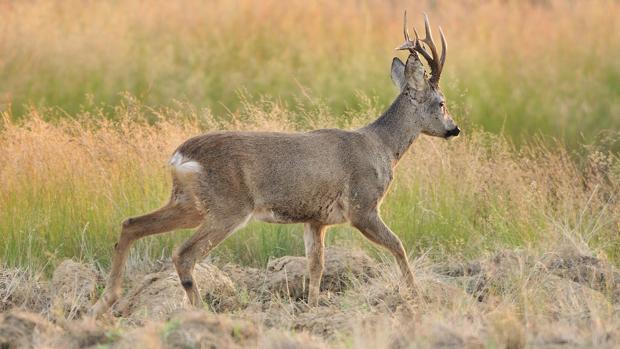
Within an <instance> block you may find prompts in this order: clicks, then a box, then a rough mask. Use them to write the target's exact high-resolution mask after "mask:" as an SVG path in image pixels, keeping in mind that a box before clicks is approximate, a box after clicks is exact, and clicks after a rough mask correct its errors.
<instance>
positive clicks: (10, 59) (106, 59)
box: [0, 0, 620, 148]
mask: <svg viewBox="0 0 620 349" xmlns="http://www.w3.org/2000/svg"><path fill="white" fill-rule="evenodd" d="M403 9H408V10H409V13H410V21H411V22H412V23H413V24H416V25H417V26H418V27H420V25H421V12H422V11H426V12H428V13H429V15H430V17H431V20H432V23H433V24H434V25H441V26H442V27H443V29H444V31H445V32H446V34H447V37H448V42H449V55H448V61H447V64H446V69H445V73H444V76H443V78H442V85H443V88H444V90H445V92H446V93H447V95H448V102H449V104H450V106H451V108H452V110H453V112H454V114H455V115H456V117H457V119H458V121H460V122H461V123H462V124H463V123H466V122H467V123H471V122H473V123H475V124H481V125H483V126H484V127H485V128H486V129H487V130H491V131H493V132H504V133H506V134H508V135H510V136H511V137H513V139H522V138H525V139H531V138H532V136H533V135H535V134H537V133H539V132H540V133H543V134H549V135H552V136H555V137H559V138H562V139H564V140H565V141H566V143H568V144H569V145H572V146H575V145H578V144H580V143H582V142H583V141H584V140H583V139H582V135H583V137H585V141H586V142H590V141H592V140H594V139H597V137H598V136H599V135H600V133H601V132H602V130H606V129H613V128H615V127H616V128H617V127H618V126H620V119H618V117H617V115H619V114H620V113H619V111H620V110H619V109H618V108H619V107H618V106H619V105H620V104H619V103H614V101H618V99H619V98H620V95H619V91H620V63H619V62H620V61H619V60H618V59H615V57H616V56H617V55H618V54H619V53H620V34H619V33H620V22H619V21H617V20H616V19H617V17H618V16H619V15H620V5H619V4H618V2H617V1H610V0H595V1H577V2H575V1H561V0H550V1H533V0H532V1H492V0H489V1H476V2H472V1H469V2H460V1H418V2H401V1H396V2H384V1H363V2H360V1H351V0H345V1H338V2H331V1H317V2H310V3H309V2H307V1H300V0H294V1H287V3H286V5H284V4H282V3H281V2H279V1H273V0H265V1H250V0H240V1H235V2H230V1H223V0H222V1H220V0H217V1H209V2H203V1H197V0H190V1H184V2H171V1H155V0H152V1H147V2H144V1H138V0H129V1H123V2H114V1H94V2H93V1H91V2H83V1H78V0H69V1H38V2H25V1H21V2H13V1H4V2H0V11H1V12H2V16H3V17H2V19H3V20H2V25H0V109H3V110H8V111H11V113H12V114H13V115H12V116H13V117H17V118H19V117H23V116H24V114H28V106H29V105H34V106H39V107H40V106H51V107H60V108H62V109H63V110H65V111H67V112H69V114H71V115H72V114H75V113H76V112H78V111H80V110H82V109H86V110H89V111H96V110H98V109H101V108H103V109H104V110H105V111H106V113H105V116H107V117H111V118H113V117H116V114H115V113H114V111H113V110H111V109H110V108H109V107H108V106H110V105H115V104H117V103H118V101H119V100H120V99H121V98H122V96H120V95H119V93H121V92H123V91H129V92H130V93H131V94H132V95H134V96H137V97H138V98H139V99H140V100H142V101H143V102H144V103H146V104H147V105H152V106H160V105H167V106H171V105H174V103H175V100H182V101H187V102H189V103H190V104H192V105H195V106H197V107H208V108H209V109H211V110H214V112H215V113H216V114H218V115H220V114H222V113H223V112H224V111H226V110H227V109H229V110H233V111H235V110H237V109H238V108H239V107H240V103H239V98H238V96H237V91H238V90H240V89H241V90H247V91H249V92H250V94H251V96H252V99H254V100H256V99H258V98H260V96H263V95H270V96H272V97H274V98H278V99H281V100H283V101H285V102H287V103H288V104H289V106H294V105H297V104H298V103H303V102H304V101H305V98H304V97H303V96H304V95H305V94H310V95H313V96H316V97H318V98H319V99H321V100H323V101H324V103H325V104H326V105H327V106H329V107H330V109H331V110H333V111H334V112H335V113H336V114H339V113H341V112H342V111H344V110H347V109H351V108H356V110H357V111H362V112H363V109H361V108H358V106H357V104H356V100H357V95H358V94H359V93H362V94H364V95H368V96H373V97H376V98H377V100H378V102H379V104H380V105H381V106H385V105H387V104H388V103H389V102H390V101H391V99H392V98H393V89H392V87H391V84H390V82H389V79H388V77H389V62H390V60H391V58H392V56H393V55H395V52H394V50H393V48H394V47H395V46H397V45H398V44H400V42H401V40H402V35H401V32H402V28H401V25H402V22H401V21H402V19H401V18H402V11H403ZM62 116H63V115H62V114H59V115H57V117H62ZM46 117H49V116H46ZM616 148H617V146H616Z"/></svg>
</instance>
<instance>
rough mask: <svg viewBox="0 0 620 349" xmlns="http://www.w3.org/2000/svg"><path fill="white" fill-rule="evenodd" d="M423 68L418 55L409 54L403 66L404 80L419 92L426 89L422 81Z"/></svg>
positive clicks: (423, 80) (424, 82)
mask: <svg viewBox="0 0 620 349" xmlns="http://www.w3.org/2000/svg"><path fill="white" fill-rule="evenodd" d="M424 74H425V72H424V66H423V65H422V62H420V59H419V58H418V55H416V54H410V55H409V58H407V64H405V80H406V81H407V84H409V86H411V87H413V88H414V89H416V90H418V91H421V90H423V89H424V88H425V87H426V80H425V79H424Z"/></svg>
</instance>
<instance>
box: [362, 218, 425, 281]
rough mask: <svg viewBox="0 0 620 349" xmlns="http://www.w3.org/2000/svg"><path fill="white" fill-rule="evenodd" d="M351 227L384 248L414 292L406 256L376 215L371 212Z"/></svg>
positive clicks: (399, 243)
mask: <svg viewBox="0 0 620 349" xmlns="http://www.w3.org/2000/svg"><path fill="white" fill-rule="evenodd" d="M353 226H354V227H355V228H357V229H358V230H359V231H360V232H361V233H362V234H363V235H364V236H365V237H366V238H368V239H369V240H370V241H372V242H374V243H376V244H378V245H381V246H383V247H384V248H386V249H387V250H388V251H390V253H392V255H393V256H394V258H396V262H397V263H398V266H399V267H400V270H401V272H402V274H403V277H404V278H405V281H406V282H407V284H408V285H409V286H410V287H412V288H413V289H414V290H415V288H416V286H415V280H414V277H413V273H412V272H411V267H410V266H409V261H408V260H407V254H406V253H405V249H404V248H403V244H402V242H401V241H400V239H399V238H398V236H396V234H394V233H393V232H392V231H391V230H390V228H388V226H387V225H386V224H385V223H384V222H383V220H382V219H381V217H380V216H379V214H378V213H376V212H373V213H371V214H369V215H366V216H365V217H363V218H360V219H358V220H356V221H354V222H353Z"/></svg>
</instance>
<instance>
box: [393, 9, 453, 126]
mask: <svg viewBox="0 0 620 349" xmlns="http://www.w3.org/2000/svg"><path fill="white" fill-rule="evenodd" d="M424 29H425V37H424V39H420V37H419V36H418V32H417V31H416V30H415V28H414V29H413V30H414V33H415V39H414V40H411V38H410V36H409V30H408V29H407V12H406V11H405V18H404V29H403V33H404V36H405V42H404V43H403V44H402V45H401V46H399V47H397V48H396V49H397V50H408V51H409V57H408V58H407V63H406V64H405V63H403V62H402V61H401V60H400V59H398V58H394V59H393V61H392V80H393V81H394V83H395V84H396V86H397V87H398V88H399V89H400V93H401V95H404V97H406V98H407V100H408V101H410V102H411V104H412V106H413V108H411V110H415V111H416V113H415V114H416V115H417V117H418V120H417V122H418V124H419V127H420V129H421V132H422V133H424V134H427V135H430V136H436V137H444V138H450V137H452V136H457V135H458V134H459V133H460V130H459V128H458V127H457V126H456V124H455V123H454V120H453V119H452V117H451V116H450V114H449V113H448V110H447V108H446V102H445V97H444V95H443V94H442V93H441V90H440V89H439V78H440V76H441V71H442V69H443V65H444V63H445V61H446V53H447V49H448V45H447V44H446V38H445V37H444V34H443V31H442V30H441V27H440V28H439V34H440V36H441V48H442V50H441V56H439V53H438V51H437V47H436V46H435V42H434V40H433V36H432V33H431V28H430V24H429V21H428V16H427V15H426V14H425V15H424ZM424 45H426V46H427V47H428V49H430V53H429V52H428V51H427V49H426V48H424ZM418 54H419V55H421V56H422V57H424V59H425V60H426V61H427V63H428V65H429V67H430V70H431V73H430V76H428V74H427V73H426V71H425V69H424V65H423V64H422V62H421V61H420V58H419V56H418Z"/></svg>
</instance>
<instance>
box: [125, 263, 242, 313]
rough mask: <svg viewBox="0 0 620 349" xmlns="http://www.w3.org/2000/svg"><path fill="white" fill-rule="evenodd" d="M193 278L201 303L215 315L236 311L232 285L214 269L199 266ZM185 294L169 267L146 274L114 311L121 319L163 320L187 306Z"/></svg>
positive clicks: (223, 274) (234, 291) (203, 265)
mask: <svg viewBox="0 0 620 349" xmlns="http://www.w3.org/2000/svg"><path fill="white" fill-rule="evenodd" d="M194 278H195V280H196V283H197V285H198V288H199V289H200V292H201V293H202V295H203V299H204V300H205V301H206V302H207V303H208V304H209V306H210V307H211V308H212V309H213V310H215V311H226V310H234V309H236V308H237V307H239V302H238V301H237V293H236V290H235V286H234V284H233V282H232V281H231V280H230V278H228V276H227V275H226V274H225V273H223V272H222V271H221V270H220V269H218V268H217V267H216V266H214V265H212V264H208V263H198V264H196V268H195V269H194ZM186 298H187V297H186V294H185V291H184V290H183V288H182V287H181V283H180V282H179V276H178V275H177V273H176V270H175V269H174V267H173V266H172V265H168V266H167V267H165V268H164V270H163V271H160V272H157V273H152V274H148V275H146V276H144V277H143V279H142V282H139V283H137V284H136V285H135V286H134V287H133V288H132V289H131V290H130V291H129V292H128V293H127V295H126V296H124V297H123V298H121V300H120V301H119V302H118V304H117V305H116V306H115V309H116V310H117V311H118V312H120V314H121V315H122V316H125V317H130V318H131V319H132V320H134V321H138V322H141V321H142V320H144V319H147V318H148V319H150V320H157V319H159V320H163V319H166V318H167V317H168V316H169V315H170V314H171V313H172V312H174V311H175V310H176V309H179V308H181V307H183V306H184V305H185V304H187V299H186Z"/></svg>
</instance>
